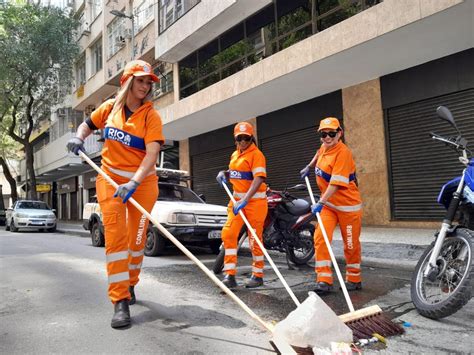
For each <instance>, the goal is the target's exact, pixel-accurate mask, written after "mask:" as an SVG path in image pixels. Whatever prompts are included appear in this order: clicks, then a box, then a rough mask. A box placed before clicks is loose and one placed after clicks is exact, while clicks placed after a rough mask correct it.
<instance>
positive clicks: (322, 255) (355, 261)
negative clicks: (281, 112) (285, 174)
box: [300, 117, 362, 295]
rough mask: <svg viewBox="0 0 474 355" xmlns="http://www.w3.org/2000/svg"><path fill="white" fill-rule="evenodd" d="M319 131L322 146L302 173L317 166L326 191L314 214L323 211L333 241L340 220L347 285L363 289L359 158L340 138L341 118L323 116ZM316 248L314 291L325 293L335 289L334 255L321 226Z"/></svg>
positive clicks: (352, 289) (307, 174) (315, 235)
mask: <svg viewBox="0 0 474 355" xmlns="http://www.w3.org/2000/svg"><path fill="white" fill-rule="evenodd" d="M318 131H319V132H320V133H321V142H322V145H321V148H319V150H318V151H317V153H316V155H315V156H314V158H313V159H312V160H311V162H310V163H309V164H308V165H307V166H306V167H305V168H304V169H303V170H301V172H300V174H301V177H302V178H303V179H304V178H305V177H306V176H309V173H310V169H311V168H312V167H316V169H315V171H316V183H317V184H318V187H319V189H320V190H321V194H322V195H321V198H320V200H319V201H318V203H317V204H315V205H313V206H312V208H311V210H312V211H313V213H314V214H316V212H319V213H320V214H321V219H322V222H323V224H324V227H325V229H326V232H327V235H328V239H329V242H331V241H332V236H333V232H334V229H335V228H336V225H337V224H338V223H339V226H340V229H341V234H342V238H343V242H344V256H345V258H346V281H345V283H346V287H347V289H348V291H355V290H360V289H361V288H362V279H361V269H360V264H361V245H360V240H359V237H360V232H361V220H362V200H361V197H360V193H359V188H358V187H357V180H356V174H355V172H356V167H355V162H354V159H353V158H352V153H351V151H350V150H349V148H348V147H347V146H346V145H345V144H344V143H342V142H341V141H340V139H341V137H342V134H343V131H342V128H341V126H340V124H339V120H338V119H337V118H334V117H328V118H325V119H323V120H322V121H321V122H320V125H319V129H318ZM314 249H315V251H316V253H315V254H316V256H315V257H316V270H315V271H316V273H317V279H316V289H315V290H314V291H315V292H316V293H318V294H320V295H322V294H326V293H328V292H330V291H331V290H332V288H333V286H332V285H333V277H332V269H331V265H332V264H331V257H330V255H329V252H328V248H327V246H326V243H325V242H324V238H323V234H322V232H321V228H320V227H318V228H317V229H316V231H315V233H314Z"/></svg>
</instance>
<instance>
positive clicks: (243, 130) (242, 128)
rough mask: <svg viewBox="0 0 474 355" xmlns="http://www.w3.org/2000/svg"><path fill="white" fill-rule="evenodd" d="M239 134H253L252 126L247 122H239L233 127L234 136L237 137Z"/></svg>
mask: <svg viewBox="0 0 474 355" xmlns="http://www.w3.org/2000/svg"><path fill="white" fill-rule="evenodd" d="M241 134H246V135H248V136H253V127H252V125H251V124H250V123H248V122H239V123H237V124H236V125H235V127H234V137H237V136H239V135H241Z"/></svg>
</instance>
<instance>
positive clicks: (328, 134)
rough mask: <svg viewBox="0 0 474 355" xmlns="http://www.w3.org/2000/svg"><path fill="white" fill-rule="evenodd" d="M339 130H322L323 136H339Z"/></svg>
mask: <svg viewBox="0 0 474 355" xmlns="http://www.w3.org/2000/svg"><path fill="white" fill-rule="evenodd" d="M337 133H338V131H332V132H321V138H326V137H327V136H329V137H331V138H334V137H336V136H337Z"/></svg>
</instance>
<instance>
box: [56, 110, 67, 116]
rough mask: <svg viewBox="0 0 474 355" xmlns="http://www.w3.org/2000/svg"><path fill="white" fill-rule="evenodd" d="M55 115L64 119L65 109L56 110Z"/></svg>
mask: <svg viewBox="0 0 474 355" xmlns="http://www.w3.org/2000/svg"><path fill="white" fill-rule="evenodd" d="M57 113H58V116H59V117H65V116H66V114H67V110H66V109H65V108H58V111H57Z"/></svg>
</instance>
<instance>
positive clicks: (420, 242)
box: [57, 221, 435, 271]
mask: <svg viewBox="0 0 474 355" xmlns="http://www.w3.org/2000/svg"><path fill="white" fill-rule="evenodd" d="M57 231H58V232H59V233H65V234H71V235H77V236H80V237H85V238H90V232H89V231H87V230H85V229H84V228H83V227H82V222H81V221H77V222H75V221H59V222H58V227H57ZM434 233H435V230H433V229H415V228H387V227H363V228H362V234H361V242H362V264H363V265H364V266H366V267H384V268H397V269H402V270H409V271H412V270H414V269H415V266H416V263H417V262H418V259H419V258H420V256H421V254H422V253H423V251H424V250H425V249H426V247H427V246H428V245H429V244H431V242H432V241H433V240H434V237H433V236H434ZM332 246H333V249H334V254H335V255H336V259H337V261H338V262H339V263H343V262H344V257H343V255H344V253H343V243H342V238H341V233H340V230H339V228H336V231H335V233H334V239H333V242H332ZM243 247H244V248H247V249H248V243H247V242H245V243H244V245H243ZM271 254H272V255H275V256H283V254H281V253H279V252H272V253H271Z"/></svg>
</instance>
